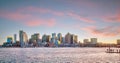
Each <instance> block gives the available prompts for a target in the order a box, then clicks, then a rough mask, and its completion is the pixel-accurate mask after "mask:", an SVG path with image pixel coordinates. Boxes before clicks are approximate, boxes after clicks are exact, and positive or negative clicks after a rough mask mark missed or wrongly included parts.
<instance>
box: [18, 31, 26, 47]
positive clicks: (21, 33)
mask: <svg viewBox="0 0 120 63" xmlns="http://www.w3.org/2000/svg"><path fill="white" fill-rule="evenodd" d="M19 38H20V46H21V47H25V46H26V45H27V42H28V37H27V34H26V33H25V32H24V31H22V30H20V31H19Z"/></svg>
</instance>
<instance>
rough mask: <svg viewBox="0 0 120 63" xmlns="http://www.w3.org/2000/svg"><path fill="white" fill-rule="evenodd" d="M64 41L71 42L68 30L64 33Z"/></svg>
mask: <svg viewBox="0 0 120 63" xmlns="http://www.w3.org/2000/svg"><path fill="white" fill-rule="evenodd" d="M65 43H69V44H70V43H71V34H70V33H69V32H68V33H67V34H66V35H65Z"/></svg>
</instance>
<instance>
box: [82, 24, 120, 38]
mask: <svg viewBox="0 0 120 63" xmlns="http://www.w3.org/2000/svg"><path fill="white" fill-rule="evenodd" d="M82 30H84V31H86V32H88V33H90V34H92V35H98V36H101V37H115V36H118V35H120V30H119V28H118V27H113V26H107V27H104V28H100V29H99V28H96V27H94V26H93V27H85V28H82Z"/></svg>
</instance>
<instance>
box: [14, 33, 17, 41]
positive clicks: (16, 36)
mask: <svg viewBox="0 0 120 63" xmlns="http://www.w3.org/2000/svg"><path fill="white" fill-rule="evenodd" d="M16 37H17V35H16V34H14V42H15V43H16V41H17V40H16Z"/></svg>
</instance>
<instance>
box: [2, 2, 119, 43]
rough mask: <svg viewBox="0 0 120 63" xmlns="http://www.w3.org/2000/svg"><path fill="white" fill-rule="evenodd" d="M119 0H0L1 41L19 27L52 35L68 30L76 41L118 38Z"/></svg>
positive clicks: (105, 40) (26, 30)
mask: <svg viewBox="0 0 120 63" xmlns="http://www.w3.org/2000/svg"><path fill="white" fill-rule="evenodd" d="M119 27H120V0H0V44H2V43H3V42H5V41H6V39H7V37H8V36H12V37H13V35H14V34H17V40H19V30H23V31H25V32H26V33H27V35H28V37H29V38H30V36H31V35H32V34H34V33H40V38H41V37H42V35H43V34H48V35H51V33H54V32H55V33H62V35H63V36H65V34H67V33H68V32H69V33H71V34H76V35H78V40H79V41H80V42H83V39H90V38H98V42H103V43H116V40H117V39H120V28H119Z"/></svg>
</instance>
